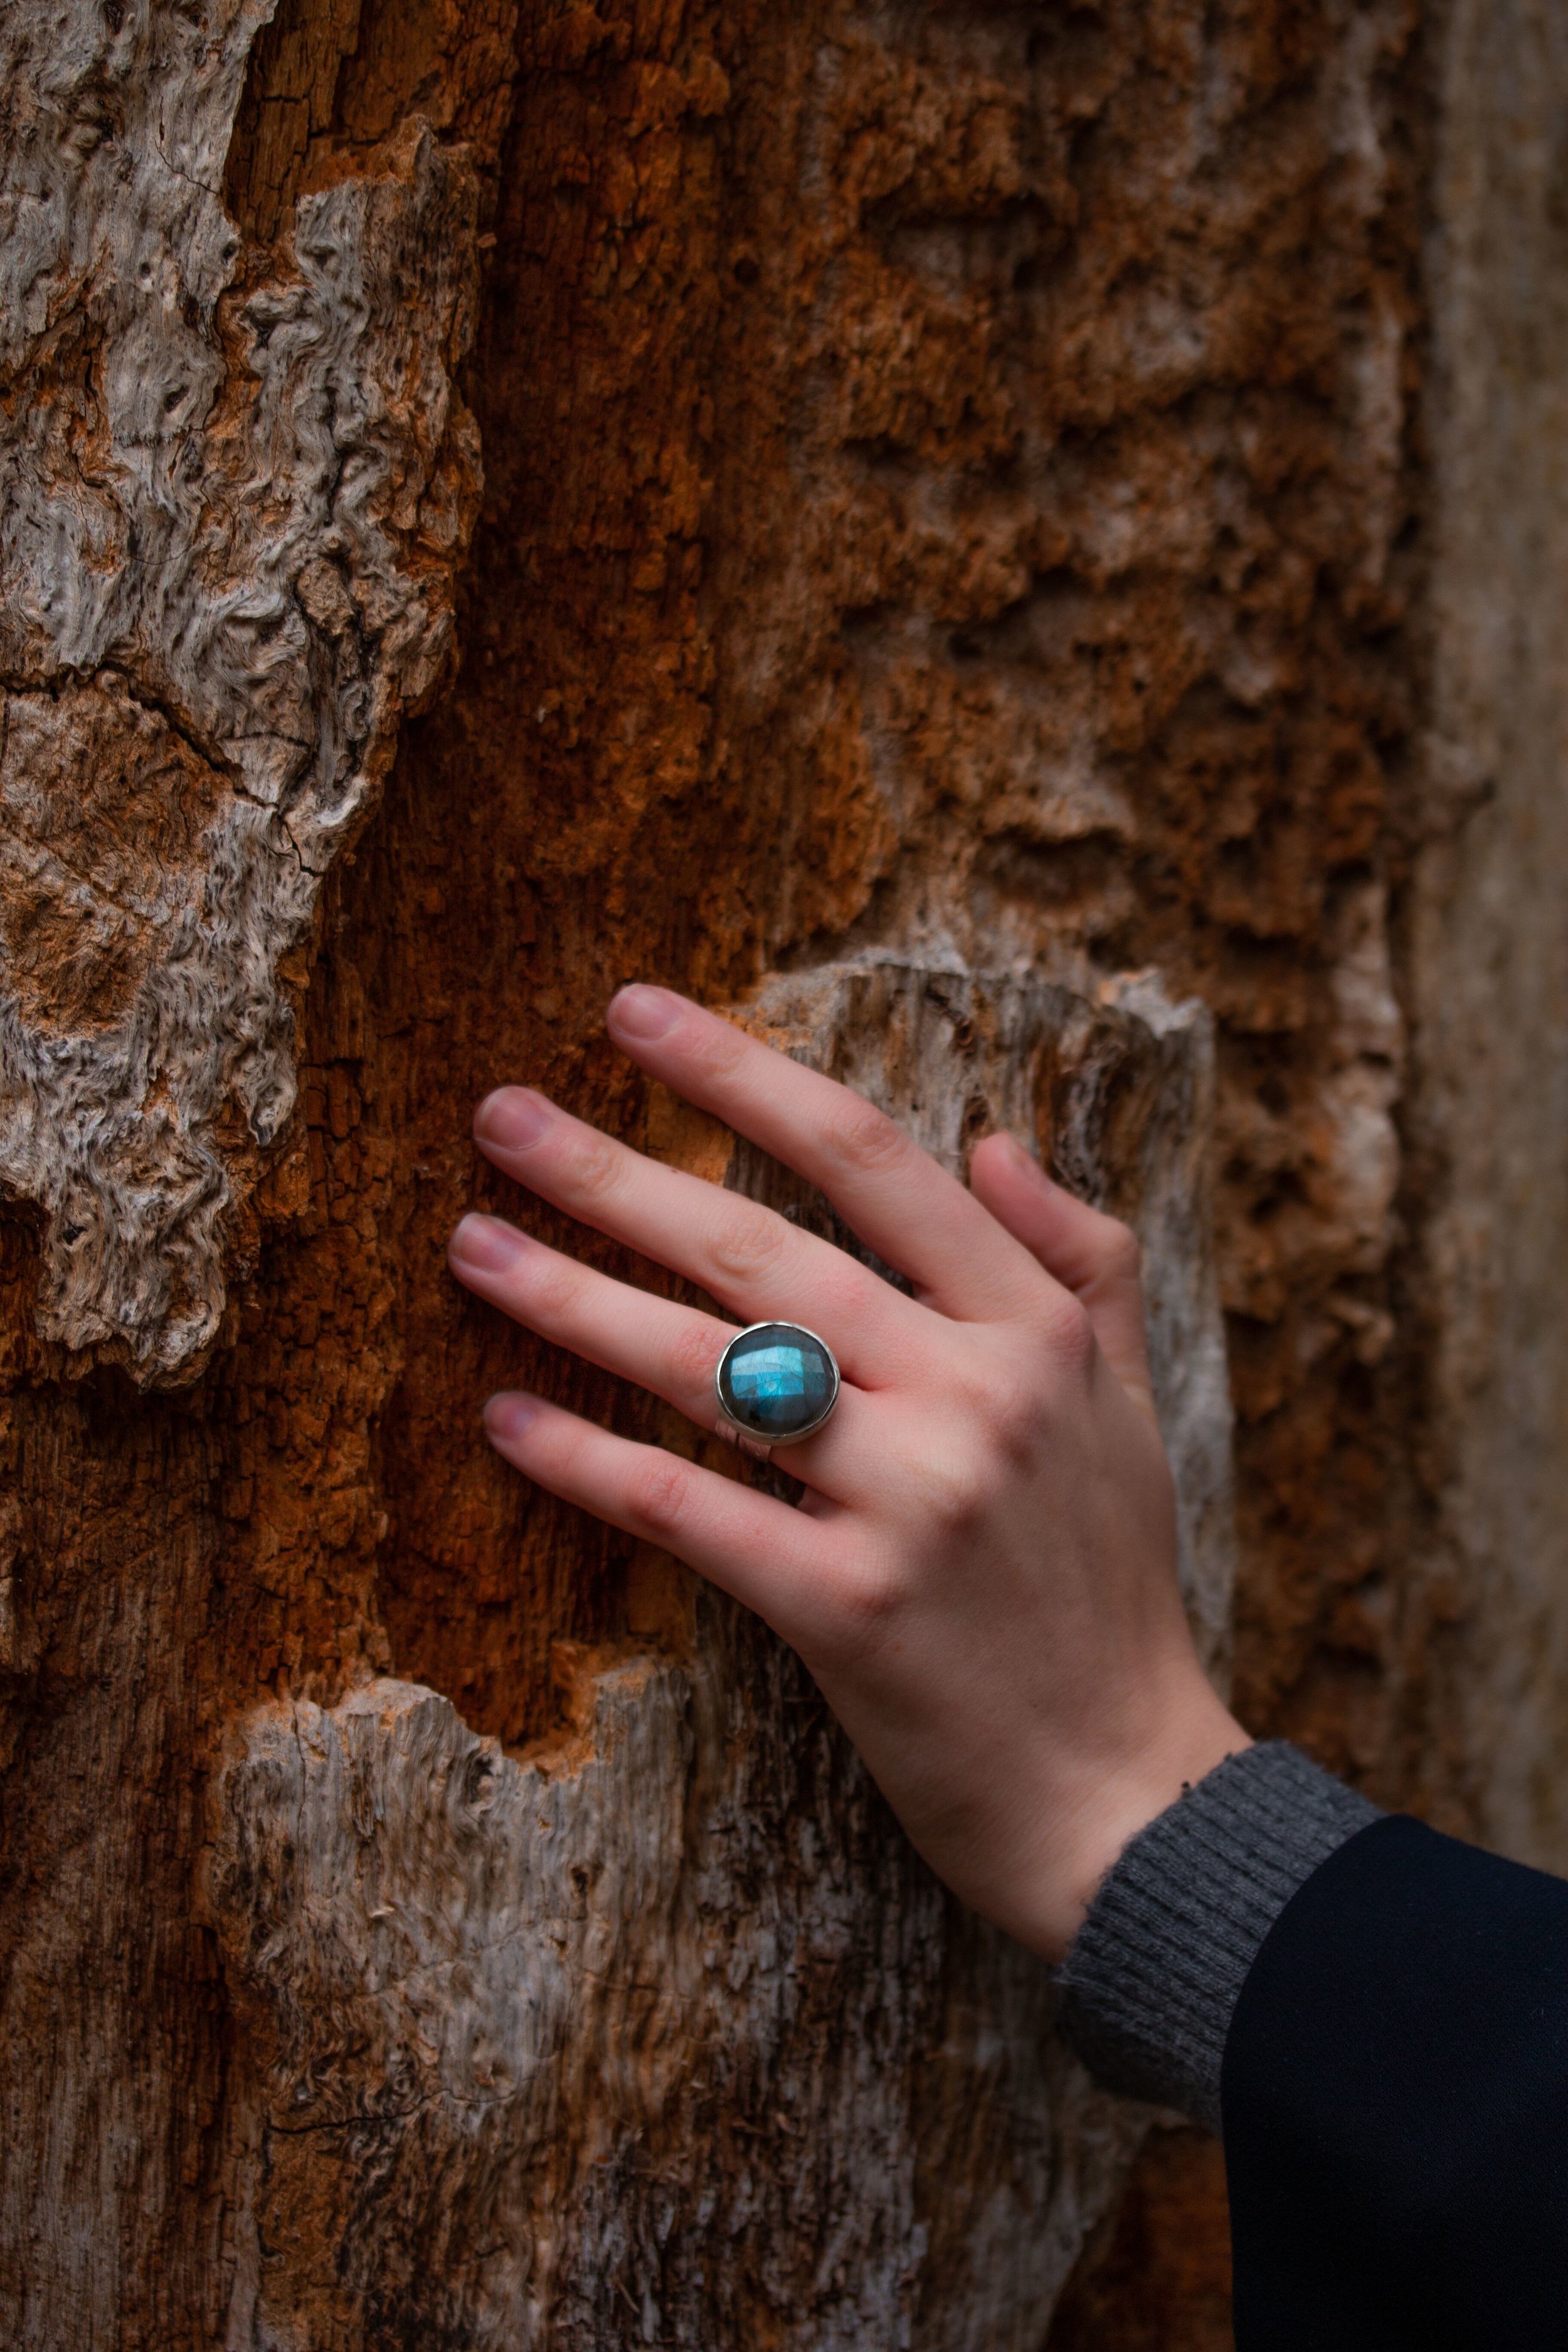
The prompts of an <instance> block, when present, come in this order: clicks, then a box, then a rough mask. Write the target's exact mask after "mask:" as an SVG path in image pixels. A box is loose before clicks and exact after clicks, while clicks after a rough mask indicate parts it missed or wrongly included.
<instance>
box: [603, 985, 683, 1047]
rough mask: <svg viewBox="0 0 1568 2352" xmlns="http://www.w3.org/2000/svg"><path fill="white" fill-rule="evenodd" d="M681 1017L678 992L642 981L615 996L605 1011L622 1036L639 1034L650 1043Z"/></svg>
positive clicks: (612, 1025)
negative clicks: (655, 986) (644, 983)
mask: <svg viewBox="0 0 1568 2352" xmlns="http://www.w3.org/2000/svg"><path fill="white" fill-rule="evenodd" d="M679 1018H680V999H679V996H675V995H672V994H671V992H670V991H669V990H668V988H646V987H644V986H643V985H642V983H641V982H638V983H637V985H636V986H635V987H632V988H623V989H622V990H621V992H620V993H619V995H618V996H614V997H612V998H611V1000H610V1009H609V1012H608V1013H606V1015H605V1019H606V1020H607V1021H608V1022H609V1024H610V1026H611V1027H612V1028H613V1029H618V1030H619V1031H620V1033H621V1034H622V1035H623V1036H625V1037H638V1038H641V1039H643V1040H644V1041H645V1042H646V1043H647V1044H651V1043H652V1041H653V1040H654V1038H656V1037H663V1036H665V1035H667V1034H668V1032H669V1031H670V1030H671V1029H673V1028H674V1026H675V1024H676V1023H677V1021H679Z"/></svg>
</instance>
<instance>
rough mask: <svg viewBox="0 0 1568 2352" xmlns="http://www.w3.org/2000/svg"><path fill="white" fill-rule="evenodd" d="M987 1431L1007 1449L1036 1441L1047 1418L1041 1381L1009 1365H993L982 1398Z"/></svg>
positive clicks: (1019, 1447)
mask: <svg viewBox="0 0 1568 2352" xmlns="http://www.w3.org/2000/svg"><path fill="white" fill-rule="evenodd" d="M981 1414H982V1418H983V1420H984V1425H985V1429H986V1433H987V1435H988V1436H989V1437H991V1438H992V1440H993V1441H994V1443H995V1444H998V1445H999V1446H1000V1447H1001V1448H1002V1450H1003V1451H1004V1452H1005V1453H1007V1454H1015V1453H1017V1452H1019V1451H1021V1450H1024V1449H1026V1448H1027V1447H1029V1446H1030V1445H1032V1444H1033V1443H1034V1441H1035V1439H1036V1438H1037V1436H1038V1435H1039V1433H1040V1431H1041V1429H1042V1427H1043V1425H1044V1423H1045V1420H1046V1408H1045V1396H1044V1392H1043V1387H1042V1383H1041V1382H1040V1381H1038V1380H1035V1379H1031V1378H1030V1377H1029V1376H1028V1374H1027V1373H1026V1372H1025V1371H1023V1370H1017V1369H1016V1368H1014V1367H1012V1366H1010V1365H1003V1366H999V1367H997V1368H996V1369H994V1370H993V1371H992V1373H991V1376H990V1379H989V1380H988V1381H987V1383H986V1387H985V1391H984V1397H983V1399H982V1401H981Z"/></svg>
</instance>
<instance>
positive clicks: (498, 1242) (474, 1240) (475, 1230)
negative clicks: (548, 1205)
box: [450, 1214, 528, 1274]
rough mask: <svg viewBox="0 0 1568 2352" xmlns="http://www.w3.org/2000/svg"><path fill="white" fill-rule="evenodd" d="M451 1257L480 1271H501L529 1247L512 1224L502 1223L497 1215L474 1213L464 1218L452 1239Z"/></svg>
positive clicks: (501, 1272) (486, 1272) (493, 1272)
mask: <svg viewBox="0 0 1568 2352" xmlns="http://www.w3.org/2000/svg"><path fill="white" fill-rule="evenodd" d="M450 1247H451V1252H452V1255H453V1256H454V1257H458V1258H461V1259H462V1261H463V1264H464V1265H471V1266H473V1267H474V1268H475V1270H476V1272H479V1273H483V1274H504V1273H505V1271H506V1269H507V1267H508V1266H509V1265H515V1264H516V1262H517V1260H518V1259H519V1258H520V1257H521V1255H522V1254H523V1251H524V1250H525V1249H526V1248H527V1247H528V1243H527V1241H526V1239H525V1238H524V1236H523V1235H522V1234H520V1233H519V1232H518V1230H517V1228H516V1226H515V1225H508V1224H503V1223H502V1222H501V1220H500V1217H481V1216H479V1215H477V1214H474V1215H470V1216H467V1217H465V1218H464V1219H463V1221H462V1223H461V1224H460V1225H458V1229H457V1231H456V1232H455V1233H454V1234H453V1235H452V1239H451V1244H450Z"/></svg>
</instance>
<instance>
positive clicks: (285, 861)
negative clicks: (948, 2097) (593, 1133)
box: [0, 0, 479, 1377]
mask: <svg viewBox="0 0 1568 2352" xmlns="http://www.w3.org/2000/svg"><path fill="white" fill-rule="evenodd" d="M271 13H272V0H221V5H217V6H216V8H215V9H214V10H213V11H212V12H211V13H210V14H206V13H196V12H185V11H183V10H181V9H178V8H171V7H164V6H160V5H149V0H138V5H132V6H130V7H128V8H126V9H123V10H121V11H120V12H118V13H117V14H116V15H113V16H110V14H109V13H107V12H105V11H103V10H100V7H99V6H98V5H95V0H73V5H67V6H65V7H59V8H41V7H40V8H34V7H29V6H26V5H13V6H10V7H8V8H7V9H6V10H5V16H4V18H3V19H0V82H3V84H4V88H5V109H6V111H5V125H4V135H3V137H0V223H3V225H4V234H3V236H0V553H3V558H4V572H3V575H0V674H3V676H4V680H5V702H4V709H3V713H0V722H3V731H0V944H3V947H4V956H5V969H4V995H3V998H0V1179H3V1180H4V1181H6V1182H7V1183H9V1184H10V1185H12V1186H14V1187H15V1188H16V1191H17V1192H22V1193H24V1194H26V1195H27V1196H28V1197H29V1198H31V1199H33V1200H36V1201H38V1202H42V1203H43V1204H44V1206H45V1208H46V1209H47V1212H48V1234H47V1244H46V1251H47V1255H46V1264H47V1286H46V1290H45V1294H44V1301H43V1328H44V1329H45V1330H46V1332H47V1335H48V1336H49V1338H51V1339H56V1340H58V1341H61V1342H63V1343H64V1344H65V1345H66V1346H67V1347H68V1348H70V1349H75V1350H77V1351H81V1350H85V1349H94V1348H100V1347H111V1348H112V1349H114V1351H115V1352H116V1353H117V1354H118V1355H119V1356H120V1357H121V1359H122V1360H127V1361H129V1362H130V1363H131V1364H132V1366H133V1367H134V1368H135V1370H136V1371H137V1372H138V1374H139V1375H142V1376H146V1375H162V1376H164V1377H169V1376H184V1375H187V1374H188V1373H189V1372H190V1371H191V1370H194V1368H195V1365H196V1364H197V1363H198V1362H199V1361H200V1359H201V1356H202V1353H203V1351H204V1350H205V1349H206V1348H207V1347H208V1346H209V1345H210V1344H211V1341H212V1339H213V1337H214V1335H215V1333H216V1329H217V1327H218V1322H219V1318H220V1317H221V1314H222V1310H223V1303H224V1291H225V1285H224V1268H223V1255H224V1242H225V1236H226V1234H232V1231H233V1226H234V1220H235V1211H236V1207H237V1202H238V1201H239V1200H242V1199H243V1197H244V1195H245V1194H246V1193H247V1192H248V1191H249V1189H250V1187H251V1185H252V1184H253V1183H254V1181H255V1179H256V1176H257V1173H258V1164H259V1154H260V1152H261V1151H262V1150H265V1148H266V1147H267V1146H268V1144H270V1143H271V1142H273V1141H274V1139H276V1138H277V1136H278V1135H279V1133H280V1131H281V1129H283V1127H284V1125H285V1124H286V1122H287V1120H288V1118H289V1112H290V1111H291V1109H292V1108H293V1105H294V1097H295V1088H294V1070H293V1056H292V1040H291V1026H292V1022H291V1013H290V1009H289V990H288V986H287V983H286V981H285V978H284V975H283V969H282V968H283V964H284V960H285V958H286V957H287V956H288V954H289V950H292V949H296V948H298V947H300V945H301V944H302V943H303V942H304V941H305V940H306V939H307V937H308V934H309V929H310V919H311V916H312V913H313V910H314V908H315V904H316V898H317V893H318V890H319V888H320V886H321V877H322V875H323V874H324V873H325V871H326V869H327V867H328V866H329V865H330V864H331V860H332V859H333V857H334V856H337V855H338V854H339V852H340V851H341V850H342V848H343V847H344V846H345V845H346V844H348V843H349V842H351V841H352V840H353V835H354V833H355V830H356V828H357V826H358V824H359V822H360V821H361V819H362V818H363V814H364V813H365V810H366V807H367V805H368V803H369V801H370V799H371V797H372V795H373V793H374V790H375V788H376V786H377V784H378V783H379V781H380V779H381V777H382V776H383V775H384V772H385V770H386V768H387V766H388V764H389V762H390V761H391V758H392V753H393V749H394V746H395V740H396V728H397V719H398V714H399V712H400V711H401V710H404V709H408V708H411V707H417V705H418V704H419V702H420V701H421V699H422V698H425V697H426V695H427V694H428V692H429V690H430V688H431V687H432V686H433V685H434V683H435V681H436V679H437V677H438V676H439V674H440V671H441V667H442V664H443V661H444V659H445V656H446V654H447V646H448V642H449V638H450V633H451V621H452V587H453V564H454V562H455V560H456V558H457V557H458V556H459V555H460V554H461V552H462V550H463V547H464V546H465V544H466V542H467V540H468V533H469V530H471V527H472V523H473V517H474V513H475V509H476V506H477V500H478V492H479V456H478V446H477V435H476V433H475V430H474V425H473V420H472V418H471V417H470V416H469V415H468V412H467V410H466V409H465V408H464V406H463V404H462V403H461V401H460V400H458V399H457V397H456V395H455V394H454V392H453V388H452V381H451V370H452V369H453V368H454V367H455V365H456V364H457V362H458V360H459V359H460V358H461V356H462V354H463V352H464V351H465V349H466V348H467V344H468V336H469V332H470V325H471V311H472V298H473V293H474V287H475V278H476V267H477V253H476V240H477V237H478V235H479V224H478V202H479V189H478V182H477V180H476V177H475V175H474V173H473V171H472V170H471V169H470V168H468V165H467V163H466V162H465V159H464V158H463V157H462V155H461V154H454V153H453V152H449V151H447V149H445V148H443V147H441V146H439V145H438V144H437V142H436V141H435V140H434V138H433V137H432V136H431V134H430V132H429V131H428V129H427V128H426V127H425V126H423V125H421V124H419V123H418V122H410V123H409V124H407V125H406V126H405V131H404V132H403V134H402V135H401V136H400V137H398V138H397V139H395V141H392V142H388V144H387V147H386V149H385V151H384V152H382V153H380V154H374V155H371V156H369V157H366V158H364V159H363V161H362V163H361V167H360V169H359V170H358V171H357V172H356V173H355V174H354V175H353V177H346V178H341V179H340V180H339V181H338V183H337V184H335V185H333V186H331V187H328V188H325V189H323V190H321V192H319V193H317V194H310V195H308V196H305V197H302V198H301V199H300V205H299V209H298V213H297V215H296V219H295V223H294V235H293V238H292V243H291V247H290V249H289V255H288V257H287V260H286V263H285V266H284V267H282V268H279V269H278V270H276V271H275V272H273V273H270V274H264V275H260V276H259V277H258V275H257V274H256V273H255V272H254V271H253V272H252V273H251V277H250V281H249V282H248V283H247V284H246V285H245V287H244V289H243V291H241V290H239V280H240V277H241V256H242V251H243V247H242V241H241V238H240V236H239V234H238V232H237V228H236V226H235V224H234V222H233V221H232V220H231V219H230V218H229V216H228V214H227V213H226V210H225V207H224V203H223V173H224V164H225V160H226V156H227V153H228V149H229V142H230V138H231V135H232V133H233V130H234V123H235V118H236V115H237V111H238V108H239V102H240V95H241V91H242V89H243V86H244V81H245V76H246V70H247V63H248V60H249V55H250V49H251V44H252V42H253V41H254V39H255V37H256V35H257V33H258V30H259V28H260V27H261V26H262V25H263V24H265V23H266V21H267V19H268V16H270V15H271Z"/></svg>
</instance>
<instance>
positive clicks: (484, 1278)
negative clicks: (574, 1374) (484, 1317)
mask: <svg viewBox="0 0 1568 2352" xmlns="http://www.w3.org/2000/svg"><path fill="white" fill-rule="evenodd" d="M448 1255H449V1257H450V1262H451V1266H452V1271H453V1273H454V1274H455V1275H456V1276H458V1280H459V1281H460V1282H462V1283H463V1284H465V1285H466V1286H467V1287H468V1289H470V1290H472V1291H475V1292H477V1293H478V1294H479V1297H481V1298H488V1299H489V1301H490V1303H491V1305H492V1306H495V1307H500V1308H501V1309H502V1311H503V1312H504V1313H505V1314H508V1315H510V1317H511V1318H512V1319H513V1321H514V1322H518V1323H523V1324H526V1325H527V1327H528V1328H529V1329H530V1330H531V1331H537V1332H538V1333H539V1335H540V1337H541V1338H542V1339H552V1340H554V1341H555V1342H556V1343H557V1344H558V1345H559V1346H561V1347H563V1348H570V1349H572V1350H573V1352H574V1354H575V1355H579V1356H584V1357H586V1359H587V1360H588V1361H589V1362H590V1363H593V1364H598V1365H600V1366H602V1367H603V1369H604V1370H605V1371H609V1372H618V1373H619V1374H620V1375H621V1376H622V1378H623V1379H625V1380H630V1381H637V1383H638V1385H639V1386H640V1387H642V1388H645V1389H651V1390H652V1391H653V1393H654V1394H655V1395H656V1396H661V1397H663V1398H664V1399H665V1401H666V1402H668V1403H669V1404H672V1405H674V1406H675V1407H676V1408H677V1409H678V1411H679V1412H683V1413H684V1414H685V1415H686V1417H687V1419H688V1420H689V1421H693V1422H695V1423H697V1424H698V1426H699V1427H700V1428H701V1429H708V1430H717V1429H718V1428H719V1426H720V1421H719V1410H718V1400H717V1398H716V1396H715V1393H714V1387H713V1375H714V1373H715V1371H716V1370H718V1365H719V1359H720V1357H721V1355H722V1354H723V1352H724V1350H725V1349H726V1348H727V1347H728V1346H729V1344H730V1342H731V1339H733V1338H734V1336H735V1326H734V1325H733V1324H732V1323H721V1322H720V1321H719V1319H718V1318H717V1317H715V1316H712V1315H704V1314H702V1313H701V1312H700V1310H699V1309H698V1308H696V1307H681V1306H679V1305H678V1304H677V1303H676V1302H675V1300H673V1299H669V1298H657V1297H654V1296H653V1294H652V1293H651V1292H649V1291H646V1290H637V1289H634V1288H633V1287H632V1286H631V1285H630V1284H628V1283H624V1282H616V1281H614V1280H613V1279H612V1278H611V1276H608V1275H606V1274H600V1273H598V1272H597V1271H596V1270H595V1268H594V1267H592V1266H587V1265H579V1264H578V1262H577V1260H576V1259H575V1258H570V1257H566V1256H564V1255H563V1254H562V1253H561V1252H560V1251H559V1250H552V1249H550V1248H548V1247H547V1246H546V1244H544V1243H542V1242H536V1241H534V1240H532V1239H531V1237H530V1236H529V1235H528V1234H521V1233H519V1231H518V1230H517V1228H516V1226H515V1225H509V1224H506V1223H503V1222H502V1220H501V1219H500V1218H499V1217H485V1216H478V1215H474V1216H467V1217H465V1218H464V1219H463V1221H462V1223H460V1224H459V1225H458V1228H457V1231H456V1232H455V1233H454V1234H453V1235H452V1239H451V1243H450V1245H449V1251H448ZM872 1410H874V1406H873V1402H872V1400H871V1399H870V1398H868V1397H867V1396H866V1395H865V1394H864V1393H863V1392H862V1391H859V1390H858V1389H855V1388H852V1387H850V1386H849V1385H848V1383H847V1382H846V1383H845V1384H844V1386H843V1387H841V1389H840V1390H839V1394H838V1403H837V1406H836V1408H835V1410H834V1413H833V1417H832V1419H831V1420H830V1421H829V1422H827V1423H826V1424H825V1426H824V1427H823V1428H822V1429H820V1430H819V1431H818V1432H817V1433H816V1435H815V1436H813V1437H808V1438H805V1439H804V1440H803V1441H802V1442H801V1443H800V1444H797V1445H786V1446H784V1447H782V1448H781V1449H780V1462H781V1466H782V1467H784V1468H786V1469H787V1470H788V1471H789V1473H790V1475H791V1476H792V1477H796V1478H800V1479H802V1480H804V1482H805V1484H806V1485H807V1486H812V1487H815V1488H816V1491H817V1492H818V1493H819V1494H823V1495H826V1496H829V1497H830V1498H831V1499H833V1500H834V1501H838V1502H843V1501H847V1500H848V1499H849V1497H850V1495H851V1493H852V1492H853V1491H854V1489H855V1486H856V1485H857V1483H858V1482H856V1481H855V1479H854V1478H853V1475H852V1472H851V1466H850V1465H851V1464H852V1463H853V1462H855V1461H856V1460H861V1461H865V1460H868V1459H870V1458H871V1454H872V1449H871V1447H870V1446H869V1444H868V1442H867V1436H866V1432H865V1429H864V1426H863V1424H864V1423H865V1421H866V1419H867V1416H868V1412H870V1411H872Z"/></svg>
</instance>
